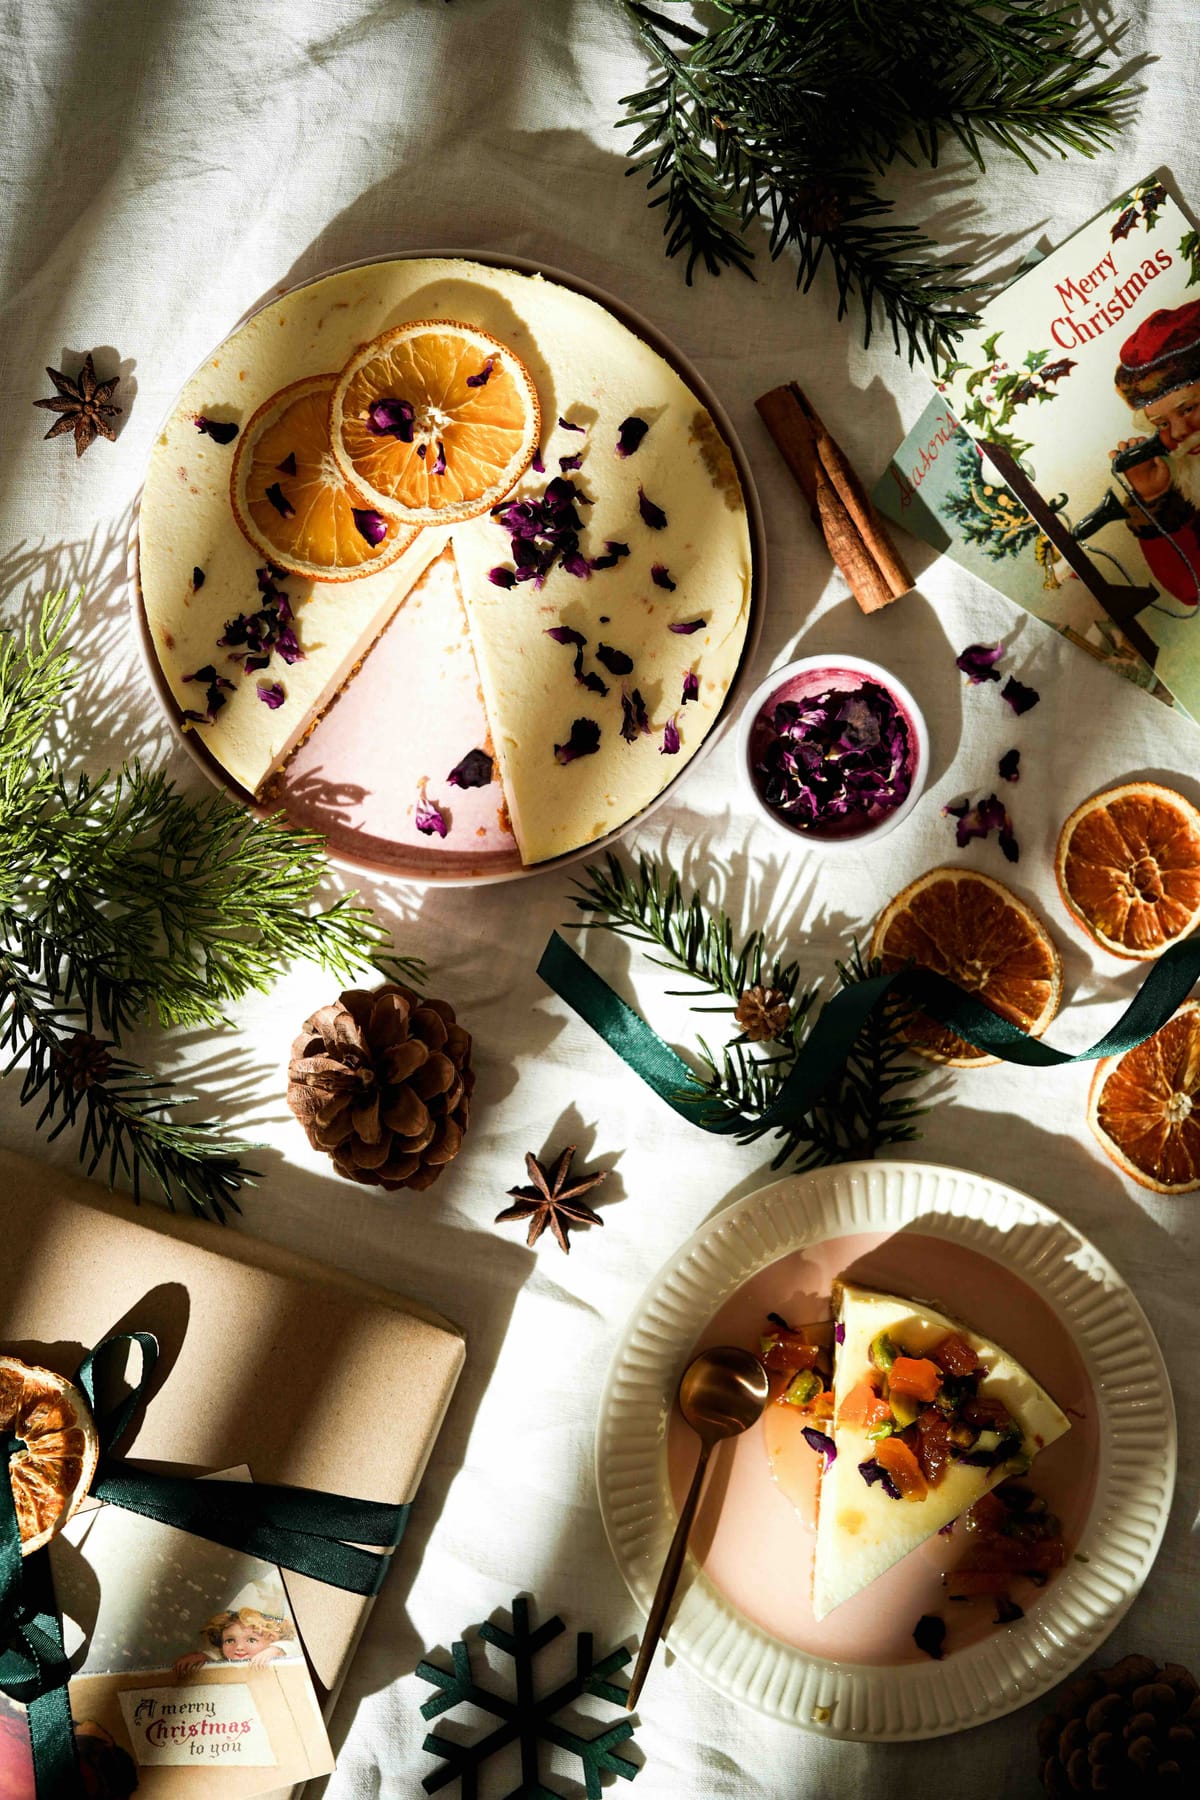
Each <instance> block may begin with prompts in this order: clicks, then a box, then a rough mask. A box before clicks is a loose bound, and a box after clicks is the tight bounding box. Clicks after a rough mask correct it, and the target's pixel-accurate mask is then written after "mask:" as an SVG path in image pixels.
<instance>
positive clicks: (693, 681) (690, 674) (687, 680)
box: [679, 669, 700, 706]
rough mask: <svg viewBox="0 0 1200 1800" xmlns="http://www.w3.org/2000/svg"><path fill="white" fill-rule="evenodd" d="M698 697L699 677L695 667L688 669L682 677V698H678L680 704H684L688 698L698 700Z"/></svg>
mask: <svg viewBox="0 0 1200 1800" xmlns="http://www.w3.org/2000/svg"><path fill="white" fill-rule="evenodd" d="M699 698H700V677H699V675H697V673H696V671H695V669H688V670H687V671H686V673H685V674H684V677H683V698H682V699H681V700H680V702H679V704H680V706H686V705H687V703H688V701H689V700H698V699H699Z"/></svg>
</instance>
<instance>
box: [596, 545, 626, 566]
mask: <svg viewBox="0 0 1200 1800" xmlns="http://www.w3.org/2000/svg"><path fill="white" fill-rule="evenodd" d="M628 555H629V545H628V544H620V543H618V542H617V541H616V539H615V538H609V539H608V540H607V541H606V543H605V545H604V555H603V556H593V558H592V567H593V569H615V568H616V566H617V564H618V563H619V562H620V560H621V558H622V557H623V556H628Z"/></svg>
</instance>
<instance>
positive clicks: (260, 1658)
mask: <svg viewBox="0 0 1200 1800" xmlns="http://www.w3.org/2000/svg"><path fill="white" fill-rule="evenodd" d="M295 1633H296V1628H295V1626H294V1625H293V1623H292V1619H291V1615H290V1614H289V1612H288V1610H287V1602H286V1600H285V1599H284V1596H283V1590H282V1588H279V1589H272V1590H271V1591H270V1592H264V1591H263V1585H262V1583H260V1582H251V1583H250V1584H249V1586H248V1587H245V1588H243V1589H242V1591H241V1592H240V1593H239V1594H237V1595H235V1597H234V1601H233V1604H232V1605H231V1606H228V1607H225V1608H224V1609H223V1610H222V1611H220V1612H216V1613H214V1614H213V1615H212V1617H211V1618H210V1619H209V1620H208V1621H207V1622H206V1623H205V1624H204V1625H202V1626H201V1627H200V1632H199V1637H200V1642H201V1645H202V1646H203V1647H202V1648H201V1649H199V1650H189V1651H186V1652H185V1653H184V1655H182V1656H180V1657H177V1658H176V1661H175V1673H176V1675H190V1674H192V1672H193V1671H194V1670H196V1669H202V1668H204V1667H205V1666H206V1665H207V1664H210V1663H222V1664H229V1663H238V1664H240V1665H241V1666H242V1667H244V1668H250V1669H265V1668H267V1667H268V1666H269V1665H270V1664H271V1663H274V1662H282V1661H284V1660H285V1659H286V1658H288V1657H292V1658H295V1657H298V1656H299V1654H300V1646H299V1644H298V1642H297V1641H296V1635H295Z"/></svg>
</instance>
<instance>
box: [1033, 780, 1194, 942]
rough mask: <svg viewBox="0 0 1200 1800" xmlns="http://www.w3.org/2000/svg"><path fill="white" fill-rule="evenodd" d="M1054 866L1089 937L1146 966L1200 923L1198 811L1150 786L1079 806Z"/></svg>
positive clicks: (1136, 785)
mask: <svg viewBox="0 0 1200 1800" xmlns="http://www.w3.org/2000/svg"><path fill="white" fill-rule="evenodd" d="M1054 867H1055V873H1056V874H1057V876H1058V886H1059V892H1060V893H1061V894H1062V897H1063V899H1064V900H1065V901H1066V903H1067V906H1068V907H1069V909H1070V910H1071V912H1072V913H1073V914H1074V915H1075V917H1076V918H1077V919H1078V920H1079V923H1080V924H1081V925H1082V926H1083V928H1084V930H1085V931H1086V932H1087V933H1088V935H1089V937H1092V938H1094V939H1095V941H1096V943H1098V944H1101V945H1102V946H1103V947H1104V949H1105V950H1111V951H1112V953H1113V955H1114V956H1126V957H1130V958H1135V959H1138V960H1141V961H1149V960H1150V959H1151V958H1153V957H1155V956H1158V955H1159V954H1160V953H1161V952H1162V951H1163V950H1164V949H1165V948H1166V946H1167V945H1168V944H1172V943H1174V942H1175V940H1176V938H1181V937H1186V936H1187V935H1188V933H1189V932H1190V931H1194V930H1195V927H1196V924H1197V921H1200V812H1197V810H1196V808H1195V807H1194V806H1193V805H1192V803H1191V801H1190V800H1185V799H1184V798H1183V795H1182V794H1176V793H1174V792H1173V791H1172V790H1171V789H1170V788H1166V787H1159V786H1158V784H1157V783H1156V782H1153V781H1131V782H1129V783H1128V784H1127V785H1126V786H1125V787H1117V788H1109V789H1108V791H1107V792H1106V793H1103V794H1096V795H1094V797H1093V798H1092V799H1091V800H1085V801H1084V803H1083V805H1082V806H1077V807H1076V808H1075V811H1074V812H1073V813H1072V814H1071V816H1070V818H1069V819H1068V820H1067V822H1066V824H1065V825H1064V826H1063V828H1062V831H1061V832H1060V833H1059V838H1058V850H1057V853H1056V855H1055V859H1054Z"/></svg>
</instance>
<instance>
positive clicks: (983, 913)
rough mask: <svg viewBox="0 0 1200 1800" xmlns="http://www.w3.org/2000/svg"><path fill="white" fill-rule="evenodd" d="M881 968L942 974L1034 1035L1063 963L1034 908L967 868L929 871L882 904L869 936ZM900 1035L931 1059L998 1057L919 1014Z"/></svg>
mask: <svg viewBox="0 0 1200 1800" xmlns="http://www.w3.org/2000/svg"><path fill="white" fill-rule="evenodd" d="M871 955H872V956H877V957H878V958H879V959H880V961H881V963H882V964H883V969H884V972H885V973H890V972H891V971H892V970H893V969H901V968H903V967H904V965H905V964H906V963H910V962H911V963H915V964H916V965H917V966H918V967H919V968H922V969H932V970H934V972H935V973H936V974H939V975H946V976H948V977H949V978H950V980H951V981H955V982H957V983H958V985H959V987H961V988H965V989H966V990H967V992H968V993H970V994H974V995H976V996H977V997H978V998H979V999H980V1000H982V1001H983V1003H984V1005H985V1006H989V1007H991V1009H992V1011H993V1012H995V1013H999V1014H1000V1017H1001V1018H1003V1019H1009V1020H1011V1021H1012V1023H1013V1024H1014V1025H1018V1026H1019V1027H1020V1028H1021V1030H1022V1031H1026V1032H1028V1033H1029V1035H1030V1036H1031V1037H1041V1035H1042V1033H1043V1032H1044V1031H1045V1029H1046V1027H1047V1026H1048V1025H1049V1023H1050V1021H1051V1019H1053V1017H1054V1015H1055V1013H1056V1012H1057V1011H1058V1008H1059V1003H1060V1001H1061V999H1062V979H1063V978H1062V962H1061V960H1060V958H1059V954H1058V951H1057V950H1056V949H1055V947H1054V944H1053V943H1052V941H1051V939H1050V936H1049V934H1048V933H1047V931H1046V928H1045V926H1044V925H1043V924H1042V922H1041V920H1040V919H1039V918H1038V917H1037V915H1036V913H1034V912H1032V911H1031V909H1030V908H1029V907H1028V906H1026V905H1025V902H1024V901H1023V900H1019V899H1018V898H1017V896H1016V894H1014V893H1013V892H1012V891H1011V890H1010V889H1009V888H1006V887H1005V886H1004V884H1003V882H1000V881H993V880H992V878H991V876H990V875H980V874H977V873H976V872H975V871H974V870H970V869H931V870H930V871H929V873H928V874H927V875H922V876H920V877H919V878H918V879H917V880H916V881H913V882H910V883H909V885H908V887H906V888H905V889H904V891H903V892H902V893H900V894H897V896H896V898H895V899H894V900H893V901H892V902H891V904H890V905H889V906H887V907H885V908H884V910H883V912H882V913H881V914H880V916H879V920H878V922H877V924H876V926H875V933H874V936H873V938H872V940H871ZM900 1035H901V1036H902V1038H903V1039H904V1041H905V1042H906V1043H907V1044H909V1045H910V1046H911V1047H912V1049H914V1050H916V1051H917V1052H918V1053H919V1054H920V1055H921V1056H927V1057H928V1058H929V1060H930V1061H931V1062H940V1063H948V1064H949V1065H950V1066H951V1067H952V1068H956V1069H968V1068H981V1067H983V1066H984V1065H985V1064H987V1063H994V1062H996V1061H997V1060H998V1059H997V1058H996V1057H994V1056H989V1055H987V1054H986V1053H985V1052H984V1051H982V1050H976V1049H975V1047H974V1046H973V1045H972V1044H968V1043H966V1042H964V1040H963V1039H962V1038H960V1037H957V1036H956V1035H955V1034H954V1032H952V1031H948V1030H947V1029H946V1027H945V1026H944V1025H939V1024H938V1023H937V1021H936V1020H935V1019H930V1018H927V1017H926V1015H925V1014H924V1013H915V1014H914V1015H913V1017H912V1018H911V1019H909V1020H907V1021H906V1022H905V1023H904V1024H903V1026H902V1027H901V1033H900Z"/></svg>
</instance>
